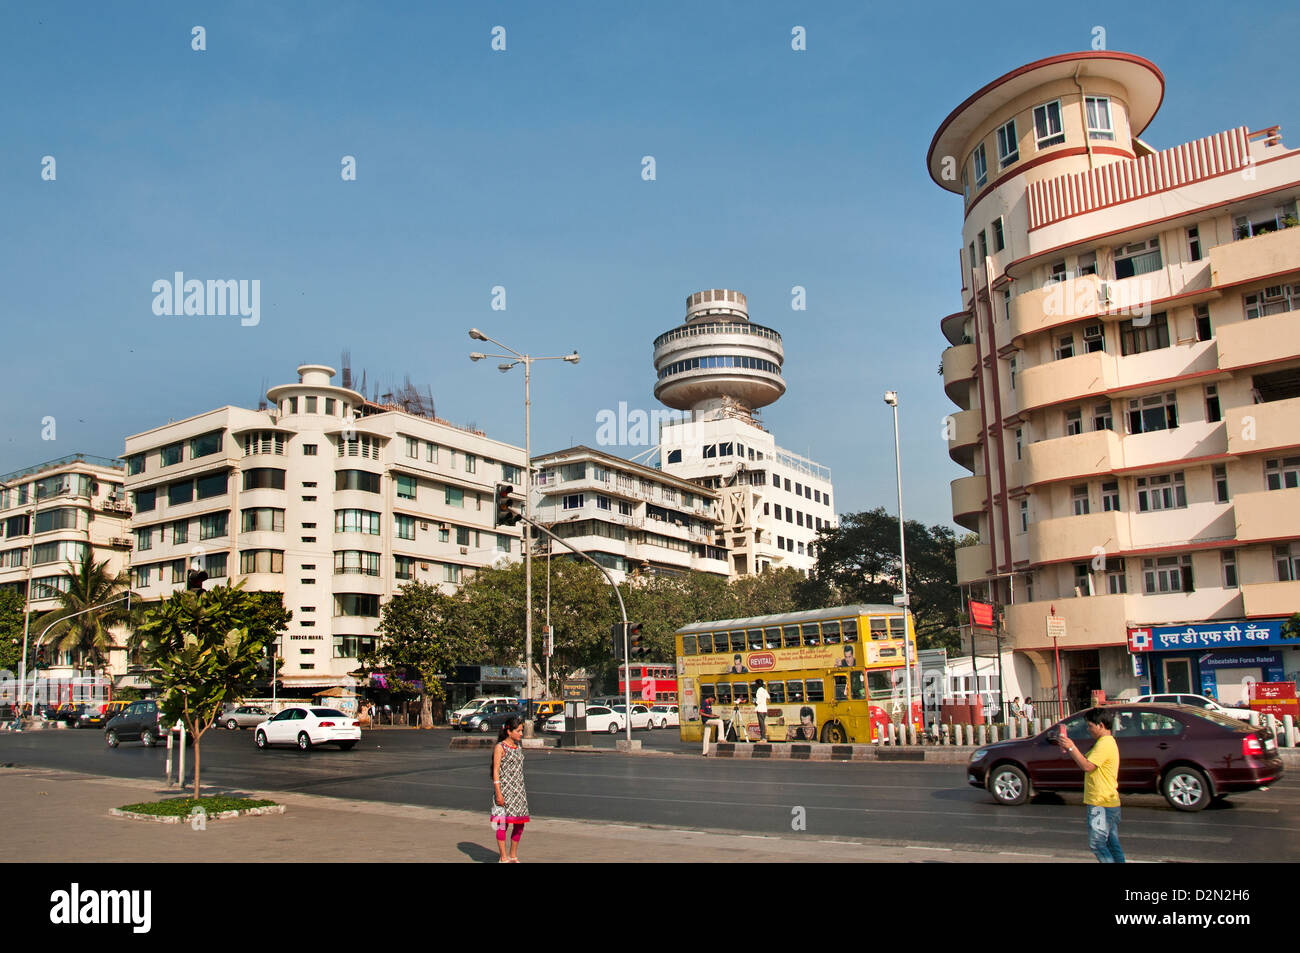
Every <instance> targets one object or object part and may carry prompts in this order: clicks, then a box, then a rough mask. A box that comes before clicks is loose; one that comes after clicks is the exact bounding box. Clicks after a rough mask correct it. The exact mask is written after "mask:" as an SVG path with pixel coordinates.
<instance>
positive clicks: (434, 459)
mask: <svg viewBox="0 0 1300 953" xmlns="http://www.w3.org/2000/svg"><path fill="white" fill-rule="evenodd" d="M333 377H334V369H333V368H330V367H324V366H321V365H315V364H305V365H303V366H301V367H299V368H298V381H297V383H294V384H284V385H281V386H278V387H273V388H271V389H270V390H269V391H268V392H267V400H268V402H269V404H270V408H269V409H268V410H245V409H242V408H239V407H222V408H219V409H217V410H213V411H209V412H208V413H204V414H199V415H198V416H195V417H190V418H188V419H186V420H182V421H177V422H175V423H169V424H167V425H166V426H163V427H158V428H156V429H154V430H150V431H147V432H145V433H140V434H135V435H134V436H131V437H127V438H126V452H125V454H124V457H125V459H126V464H127V473H126V488H127V490H128V491H129V492H130V494H131V498H132V501H133V509H134V515H133V517H132V520H131V531H132V533H133V534H134V542H135V551H134V556H133V558H132V573H133V577H134V578H133V582H134V584H135V587H136V589H137V591H139V592H141V593H142V594H143V595H144V596H145V597H146V598H152V599H157V598H160V597H162V596H165V595H168V594H170V593H172V592H174V591H175V590H177V589H180V588H183V587H184V585H185V576H186V569H187V563H188V562H189V561H190V560H191V558H193V557H198V558H200V559H201V560H202V562H203V565H204V569H205V571H206V572H207V574H208V576H209V580H210V581H209V583H208V588H211V587H212V585H214V584H224V583H225V582H226V581H227V580H228V579H229V580H237V579H245V580H246V587H247V588H248V589H250V590H260V591H280V592H283V593H284V602H285V605H286V607H287V608H289V609H291V610H292V611H293V621H292V622H291V623H290V625H289V629H288V631H287V633H286V634H285V635H284V636H283V637H282V639H281V644H280V647H279V651H280V656H281V657H282V658H283V659H284V663H285V664H284V666H283V668H282V669H281V673H282V681H283V683H284V684H285V686H286V691H287V692H288V693H290V694H293V693H294V692H295V691H302V692H304V693H307V692H309V691H310V690H313V689H318V688H328V687H331V686H334V685H339V684H342V683H343V680H344V678H345V677H346V676H347V674H348V673H349V672H351V671H353V670H355V669H356V667H357V652H358V650H359V649H360V648H361V647H362V646H364V645H366V644H367V643H373V641H374V640H375V638H376V634H377V630H378V623H379V610H380V606H381V605H382V604H383V603H384V602H386V601H387V600H388V599H390V598H391V597H392V596H393V594H394V593H395V592H396V591H397V590H398V589H399V588H400V587H401V586H402V585H404V584H405V583H407V582H410V581H413V580H418V581H420V582H426V583H431V584H438V585H442V586H446V587H454V586H456V585H458V584H459V583H461V582H462V581H464V580H465V578H466V576H467V575H468V574H470V573H472V572H473V571H474V570H475V569H477V568H479V567H482V566H490V565H493V564H495V563H497V562H498V561H499V560H503V559H504V560H515V559H518V558H520V555H521V553H520V541H521V537H520V534H519V530H518V528H517V527H513V528H504V527H503V528H501V529H497V528H496V527H494V526H493V521H494V507H493V492H494V488H495V485H496V484H497V483H498V482H501V481H503V480H504V481H506V482H509V483H512V484H514V485H520V484H521V480H522V471H523V469H524V451H523V450H522V449H521V448H519V447H514V446H511V445H509V444H505V443H501V442H499V441H496V440H491V439H489V438H488V437H486V436H485V435H484V434H482V433H480V432H478V431H474V430H467V429H464V428H460V427H456V426H453V425H451V424H449V423H447V422H445V421H442V420H438V419H435V418H432V417H429V416H424V415H421V414H416V413H410V412H407V411H405V410H403V409H401V408H399V407H394V406H389V405H381V404H375V403H372V402H369V401H367V400H365V398H364V397H363V396H362V395H361V394H360V393H358V392H356V391H354V390H351V389H350V388H346V387H338V386H334V385H333V384H331V380H332V378H333Z"/></svg>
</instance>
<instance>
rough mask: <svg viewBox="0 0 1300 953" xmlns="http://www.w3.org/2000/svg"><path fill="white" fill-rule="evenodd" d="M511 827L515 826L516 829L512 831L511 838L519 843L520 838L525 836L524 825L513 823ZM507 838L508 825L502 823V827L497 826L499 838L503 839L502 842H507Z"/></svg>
mask: <svg viewBox="0 0 1300 953" xmlns="http://www.w3.org/2000/svg"><path fill="white" fill-rule="evenodd" d="M511 827H513V828H514V829H513V830H512V831H511V832H510V839H511V840H512V841H514V842H515V843H516V844H518V843H519V838H521V837H523V836H524V825H522V824H512V825H511ZM505 839H506V825H505V824H502V825H501V826H500V827H498V828H497V840H499V841H501V842H502V843H505Z"/></svg>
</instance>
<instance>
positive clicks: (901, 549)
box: [885, 390, 912, 729]
mask: <svg viewBox="0 0 1300 953" xmlns="http://www.w3.org/2000/svg"><path fill="white" fill-rule="evenodd" d="M885 403H886V404H888V405H889V406H890V407H892V408H893V410H894V467H895V469H896V470H897V473H898V563H899V575H900V576H901V577H902V580H903V598H902V603H901V605H902V606H903V657H904V659H905V660H906V661H907V725H908V728H909V729H910V728H911V727H912V639H911V632H910V631H909V630H908V625H907V617H908V615H909V614H910V613H911V605H910V603H909V601H908V598H907V547H906V543H905V542H904V540H903V458H902V455H901V454H900V453H899V449H898V391H895V390H887V391H885ZM895 601H896V602H897V601H898V600H897V599H895Z"/></svg>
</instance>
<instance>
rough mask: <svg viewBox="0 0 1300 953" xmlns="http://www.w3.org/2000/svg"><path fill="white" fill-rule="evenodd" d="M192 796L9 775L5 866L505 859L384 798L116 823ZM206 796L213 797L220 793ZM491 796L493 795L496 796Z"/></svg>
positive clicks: (666, 848)
mask: <svg viewBox="0 0 1300 953" xmlns="http://www.w3.org/2000/svg"><path fill="white" fill-rule="evenodd" d="M184 793H186V792H182V791H179V790H178V789H175V788H170V789H169V788H167V787H165V786H163V785H160V784H158V783H157V782H155V781H149V780H138V779H127V778H107V777H101V776H97V775H88V774H79V773H74V772H69V771H55V770H51V769H47V768H0V802H2V803H6V804H15V803H17V804H22V805H24V822H23V824H22V825H18V826H15V827H13V828H11V829H10V830H8V831H7V832H6V836H5V837H4V839H3V842H0V862H13V861H27V862H33V861H34V862H62V863H122V862H124V863H150V862H181V863H200V862H201V863H232V862H234V863H266V862H275V861H294V862H302V863H322V862H347V861H353V862H355V861H363V862H373V863H391V862H431V861H432V862H437V863H456V862H459V863H496V859H497V851H496V840H495V835H494V833H493V831H492V830H491V828H490V827H489V824H488V815H487V810H486V805H485V808H484V811H483V813H482V814H475V813H472V812H468V811H453V810H441V809H438V808H427V807H416V806H411V805H401V804H386V803H381V802H376V801H354V800H346V799H342V798H328V797H320V796H317V795H306V794H292V793H276V792H265V791H245V792H240V793H243V794H247V795H249V796H254V797H266V798H271V799H273V800H275V801H277V802H278V803H280V804H284V805H285V806H286V808H287V810H286V812H285V813H284V814H283V815H271V816H265V817H246V818H239V819H237V820H231V821H209V822H208V823H207V828H206V830H199V831H196V830H193V829H192V828H191V827H190V825H189V824H157V823H153V822H150V821H136V820H127V819H124V818H116V817H112V816H110V815H109V813H108V811H109V809H110V808H114V807H121V806H122V805H124V804H130V803H133V802H137V801H150V800H157V799H159V798H162V797H179V796H181V795H182V794H184ZM206 793H213V792H212V791H208V792H206ZM485 800H486V799H485ZM520 857H521V859H522V860H523V861H524V862H525V863H545V862H551V863H575V862H577V863H583V862H596V863H617V862H622V861H637V862H642V863H644V862H647V861H649V862H656V863H672V862H684V863H689V862H694V863H736V862H745V863H790V862H794V863H800V862H803V863H820V862H827V861H830V862H854V861H856V862H863V861H867V862H874V863H880V862H895V863H920V862H935V861H939V862H943V863H1092V862H1093V858H1092V855H1091V854H1090V853H1089V852H1088V851H1087V850H1077V851H1076V850H1070V851H1060V852H1057V853H1055V854H1053V853H1046V852H1043V853H1030V852H1024V853H1016V852H1001V853H999V852H996V851H987V850H978V849H967V848H964V847H962V846H961V845H955V846H951V847H929V846H926V847H922V846H908V845H906V844H900V843H897V842H886V841H880V842H877V841H869V840H860V839H849V838H831V837H827V836H826V835H823V834H817V833H794V832H787V833H785V834H782V835H780V836H760V835H752V834H733V833H727V832H722V831H683V830H673V829H669V828H662V827H650V826H633V825H624V824H609V823H597V822H592V821H575V820H562V819H556V818H541V817H539V818H534V820H533V821H532V822H531V823H530V824H529V825H528V830H527V832H526V833H525V835H524V839H523V841H522V843H521V850H520Z"/></svg>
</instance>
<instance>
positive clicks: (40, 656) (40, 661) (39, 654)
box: [36, 645, 45, 668]
mask: <svg viewBox="0 0 1300 953" xmlns="http://www.w3.org/2000/svg"><path fill="white" fill-rule="evenodd" d="M44 664H45V646H43V645H38V646H36V667H37V668H40V667H41V666H43V665H44Z"/></svg>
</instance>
